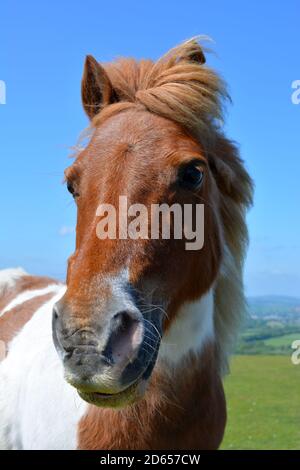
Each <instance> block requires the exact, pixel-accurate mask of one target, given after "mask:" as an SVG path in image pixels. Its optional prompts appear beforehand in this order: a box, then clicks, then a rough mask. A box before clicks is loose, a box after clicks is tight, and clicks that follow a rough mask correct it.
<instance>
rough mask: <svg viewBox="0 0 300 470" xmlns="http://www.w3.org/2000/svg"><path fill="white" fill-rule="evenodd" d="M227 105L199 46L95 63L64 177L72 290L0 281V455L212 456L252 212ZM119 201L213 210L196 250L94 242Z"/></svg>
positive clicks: (13, 272) (5, 276)
mask: <svg viewBox="0 0 300 470" xmlns="http://www.w3.org/2000/svg"><path fill="white" fill-rule="evenodd" d="M226 98H227V93H226V90H225V86H224V84H223V82H222V81H221V80H220V78H219V77H218V76H217V75H216V74H215V73H214V72H213V71H212V70H211V69H210V68H208V67H207V66H206V65H205V57H204V54H203V50H202V48H201V47H200V46H199V44H198V42H197V41H196V40H194V39H192V40H190V41H187V42H185V43H183V44H181V45H179V46H178V47H176V48H174V49H172V50H171V51H169V52H168V53H167V54H166V55H165V56H163V57H162V58H161V59H160V60H158V61H157V62H152V61H150V60H141V61H140V62H137V61H135V60H133V59H119V60H117V61H115V62H112V63H109V64H103V65H100V64H99V63H98V62H97V61H96V60H95V59H94V58H93V57H91V56H88V57H87V59H86V63H85V67H84V74H83V79H82V101H83V106H84V109H85V111H86V113H87V115H88V117H89V119H90V139H89V143H88V144H87V146H86V147H85V149H84V150H82V151H81V152H79V153H78V155H77V158H76V159H75V161H74V163H73V164H72V165H71V166H70V167H69V168H68V169H67V170H66V172H65V176H66V182H67V187H68V189H69V191H70V192H71V193H72V195H73V197H74V200H75V201H76V205H77V213H78V218H77V227H76V249H75V252H74V254H73V255H72V256H71V257H70V259H69V264H68V275H67V287H65V286H63V285H61V284H60V283H58V282H56V281H53V280H50V279H47V278H38V277H34V276H30V275H28V274H27V273H25V272H24V271H23V270H21V269H10V270H4V271H1V272H0V294H1V297H0V308H1V313H0V331H1V333H0V340H1V341H2V351H3V345H5V349H6V357H5V359H4V360H3V361H2V362H1V365H0V379H1V382H0V447H2V448H5V449H11V448H16V449H43V448H48V449H76V448H78V449H216V448H218V447H219V445H220V443H221V441H222V437H223V433H224V428H225V423H226V405H225V398H224V393H223V387H222V375H223V374H224V372H226V370H227V362H228V355H229V352H230V348H231V344H232V340H233V338H234V336H235V333H236V330H237V325H238V321H239V318H240V317H241V314H242V312H243V308H244V293H243V282H242V267H243V259H244V251H245V246H246V244H247V229H246V224H245V211H246V209H247V208H248V206H249V205H250V204H251V199H252V182H251V179H250V177H249V176H248V174H247V172H246V170H245V169H244V166H243V163H242V161H241V160H240V158H239V155H238V151H237V149H236V147H235V146H234V144H233V143H232V142H230V141H229V140H228V139H227V138H226V137H225V136H224V134H223V133H222V129H221V121H222V105H223V102H224V101H225V99H226ZM119 196H126V198H127V200H128V204H129V205H132V204H142V205H143V207H146V208H147V209H149V211H150V208H151V207H152V205H153V204H156V205H157V204H162V203H166V204H169V205H172V204H174V203H177V204H179V205H180V206H181V207H183V206H184V204H191V205H192V207H195V206H196V205H197V204H199V203H202V204H204V221H203V222H204V234H205V237H204V245H203V247H202V248H201V249H198V250H194V251H193V250H187V249H186V246H185V243H184V240H179V239H175V238H174V237H173V238H172V237H170V238H169V239H163V238H159V239H151V237H136V239H131V238H126V237H116V238H109V237H108V238H105V237H103V238H102V239H100V238H99V236H98V235H97V226H98V223H99V215H98V212H97V210H98V206H99V203H106V204H111V205H112V206H114V207H116V208H118V201H119ZM116 211H117V212H118V209H116ZM51 324H52V332H51ZM52 335H53V338H52ZM57 353H58V354H57ZM2 354H3V353H2Z"/></svg>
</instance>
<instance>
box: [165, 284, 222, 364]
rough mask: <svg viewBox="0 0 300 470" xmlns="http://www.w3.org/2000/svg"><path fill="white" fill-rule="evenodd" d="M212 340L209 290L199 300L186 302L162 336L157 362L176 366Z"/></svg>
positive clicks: (211, 297)
mask: <svg viewBox="0 0 300 470" xmlns="http://www.w3.org/2000/svg"><path fill="white" fill-rule="evenodd" d="M213 338H214V293H213V289H210V290H209V291H208V292H207V293H206V294H205V295H203V296H202V297H201V298H200V299H199V300H196V301H194V302H186V303H185V304H184V305H183V306H182V307H181V308H180V310H179V312H178V314H177V316H176V318H175V320H174V322H173V323H172V324H171V326H170V329H169V330H168V331H167V333H166V334H165V335H164V336H163V339H162V342H161V346H160V349H159V353H158V360H159V361H167V362H168V363H170V364H171V365H174V366H176V365H177V364H179V363H180V361H181V360H182V359H183V358H184V357H185V356H186V355H187V354H188V353H189V352H191V351H193V352H197V353H200V352H201V350H202V349H203V346H205V344H207V343H208V341H209V340H211V339H213Z"/></svg>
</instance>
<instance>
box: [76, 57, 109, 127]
mask: <svg viewBox="0 0 300 470" xmlns="http://www.w3.org/2000/svg"><path fill="white" fill-rule="evenodd" d="M81 99H82V104H83V108H84V110H85V112H86V114H87V115H88V117H89V118H90V119H93V117H94V116H95V115H96V114H97V113H98V112H99V111H100V110H101V109H102V108H103V106H105V105H107V104H110V103H112V102H114V101H115V100H114V91H113V87H112V84H111V82H110V79H109V77H108V75H107V73H106V71H105V70H104V68H103V67H102V66H101V65H100V64H99V62H97V60H96V59H95V58H94V57H93V56H91V55H88V56H87V57H86V59H85V64H84V70H83V76H82V81H81Z"/></svg>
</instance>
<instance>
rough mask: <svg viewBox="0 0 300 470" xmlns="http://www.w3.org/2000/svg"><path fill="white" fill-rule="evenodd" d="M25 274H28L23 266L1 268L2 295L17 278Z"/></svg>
mask: <svg viewBox="0 0 300 470" xmlns="http://www.w3.org/2000/svg"><path fill="white" fill-rule="evenodd" d="M23 276H28V274H27V273H26V271H24V269H22V268H9V269H1V270H0V295H1V294H2V293H3V291H4V290H6V289H11V288H12V287H14V285H15V284H16V282H17V280H18V279H20V278H21V277H23Z"/></svg>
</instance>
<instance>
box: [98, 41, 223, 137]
mask: <svg viewBox="0 0 300 470" xmlns="http://www.w3.org/2000/svg"><path fill="white" fill-rule="evenodd" d="M201 54H202V57H203V59H202V60H201ZM204 60H205V59H204V55H203V53H202V49H201V48H200V46H199V44H198V43H197V41H196V40H195V39H192V40H190V41H187V42H185V43H183V44H181V45H179V46H177V47H175V48H174V49H172V50H171V51H169V52H168V53H167V54H166V55H165V56H163V57H162V58H161V59H159V60H158V61H157V62H155V63H154V62H152V61H150V60H142V61H140V62H137V61H135V60H134V59H118V60H117V61H116V62H113V63H109V64H106V65H104V68H105V70H106V72H107V74H108V76H109V78H110V81H111V83H112V85H113V89H114V91H115V92H116V95H117V97H118V99H119V101H122V102H126V101H127V102H129V103H136V104H141V105H143V106H144V107H145V108H146V109H148V110H149V111H150V112H153V113H155V114H158V115H160V116H163V117H166V118H168V119H171V120H172V121H176V122H178V123H179V124H181V125H182V126H184V127H185V128H187V129H188V130H189V131H190V132H191V133H192V134H193V135H196V136H198V137H199V136H201V135H202V137H203V138H204V137H205V135H206V134H207V133H210V132H211V130H212V127H214V126H215V125H217V124H218V121H222V118H223V101H224V99H226V98H228V95H227V92H226V87H225V85H224V82H223V81H222V80H221V79H220V77H219V76H218V75H217V74H216V73H215V72H214V71H213V70H211V69H210V68H209V67H207V66H205V65H204V64H203V61H204ZM100 115H101V113H100ZM100 115H99V117H100ZM96 121H97V117H96Z"/></svg>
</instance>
